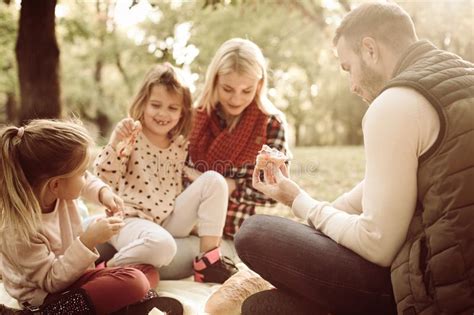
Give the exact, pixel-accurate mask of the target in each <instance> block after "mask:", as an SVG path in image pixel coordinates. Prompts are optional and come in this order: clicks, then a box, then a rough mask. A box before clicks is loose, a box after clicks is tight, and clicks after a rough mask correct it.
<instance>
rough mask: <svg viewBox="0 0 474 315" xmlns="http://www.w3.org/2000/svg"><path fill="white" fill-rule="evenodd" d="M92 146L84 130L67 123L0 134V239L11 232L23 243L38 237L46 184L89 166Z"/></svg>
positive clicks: (37, 125) (5, 130)
mask: <svg viewBox="0 0 474 315" xmlns="http://www.w3.org/2000/svg"><path fill="white" fill-rule="evenodd" d="M92 144H93V140H92V138H91V137H90V136H89V134H88V133H87V130H86V129H85V128H84V127H83V126H82V124H80V122H78V121H72V120H69V121H60V120H46V119H38V120H33V121H31V122H30V123H29V124H28V125H27V126H25V127H20V128H17V127H14V126H7V127H3V128H2V129H0V145H1V159H0V235H1V240H5V236H6V235H8V234H6V233H13V231H14V233H15V234H16V235H18V237H21V238H24V239H29V238H31V237H33V236H35V235H36V234H37V232H38V231H39V228H40V218H41V204H40V203H41V201H42V200H41V198H42V193H43V191H44V188H45V187H46V184H47V182H48V180H49V179H51V178H53V177H56V176H68V175H69V174H71V173H73V172H74V171H76V170H77V169H79V168H81V167H83V166H84V165H85V163H88V161H89V158H90V154H91V153H90V152H91V150H90V148H91V146H92ZM2 243H3V242H2ZM4 245H7V246H8V244H2V247H4ZM10 245H12V246H14V244H10Z"/></svg>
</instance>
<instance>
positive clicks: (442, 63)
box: [384, 41, 474, 315]
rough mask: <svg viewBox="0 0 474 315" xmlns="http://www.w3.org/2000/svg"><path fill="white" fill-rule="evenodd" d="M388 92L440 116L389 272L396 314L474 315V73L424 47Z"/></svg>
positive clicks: (415, 49) (410, 54)
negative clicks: (403, 93) (419, 100)
mask: <svg viewBox="0 0 474 315" xmlns="http://www.w3.org/2000/svg"><path fill="white" fill-rule="evenodd" d="M396 69H397V70H396V72H395V74H394V78H393V79H392V80H391V81H390V82H388V84H387V86H385V88H384V89H387V88H390V87H394V86H403V87H410V88H413V89H415V90H416V91H418V92H419V93H421V94H422V95H423V96H424V97H425V98H426V99H427V100H428V101H429V102H430V103H431V105H432V106H433V107H434V108H435V109H436V111H437V113H438V116H439V119H440V123H441V124H440V132H439V136H438V138H437V139H436V142H435V143H434V145H433V146H432V148H430V149H429V150H428V152H426V153H425V154H423V155H422V156H421V157H420V158H419V165H418V175H417V178H418V203H417V208H416V212H415V216H414V218H413V220H412V222H411V225H410V228H409V231H408V235H407V239H406V241H405V244H404V245H403V246H402V248H401V250H400V252H399V253H398V254H397V257H396V258H395V261H394V262H393V264H392V268H391V277H392V284H393V291H394V294H395V300H396V302H397V309H398V313H399V314H403V315H409V314H423V315H431V314H466V315H473V314H474V65H473V64H472V63H469V62H467V61H464V60H462V59H461V58H460V57H458V56H456V55H454V54H451V53H448V52H446V51H442V50H439V49H437V48H436V47H434V46H433V45H432V44H431V43H429V42H427V41H419V42H417V43H415V44H414V45H412V46H411V47H410V48H409V49H408V50H407V52H406V53H405V55H404V56H403V58H402V59H401V61H400V62H399V64H398V66H397V68H396Z"/></svg>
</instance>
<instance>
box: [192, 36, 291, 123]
mask: <svg viewBox="0 0 474 315" xmlns="http://www.w3.org/2000/svg"><path fill="white" fill-rule="evenodd" d="M232 72H237V73H239V74H245V75H248V76H251V77H254V78H258V79H259V80H260V82H259V88H258V89H257V91H256V94H255V102H256V103H257V106H258V108H260V110H261V111H262V112H264V113H265V114H267V115H275V116H277V117H278V118H280V120H282V121H284V115H283V113H281V111H280V110H278V109H277V108H276V107H275V105H273V103H272V102H271V101H270V100H269V99H268V96H267V80H268V79H267V69H266V62H265V58H264V57H263V54H262V51H261V50H260V48H259V47H258V46H257V45H256V44H255V43H254V42H252V41H250V40H247V39H242V38H232V39H229V40H228V41H226V42H224V43H223V44H222V45H221V47H219V49H218V50H217V52H216V54H215V55H214V57H213V58H212V61H211V63H210V64H209V67H208V68H207V72H206V79H205V82H204V87H203V90H202V93H201V95H200V97H199V99H198V100H197V102H196V104H197V107H198V109H201V110H206V111H207V113H208V114H210V113H211V112H212V110H213V109H214V108H215V107H216V105H217V103H218V96H217V91H216V85H217V80H218V76H220V75H226V74H229V73H232Z"/></svg>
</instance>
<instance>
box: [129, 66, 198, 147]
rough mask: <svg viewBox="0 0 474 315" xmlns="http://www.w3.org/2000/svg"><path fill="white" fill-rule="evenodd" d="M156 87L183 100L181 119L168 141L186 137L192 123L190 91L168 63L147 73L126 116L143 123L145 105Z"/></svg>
mask: <svg viewBox="0 0 474 315" xmlns="http://www.w3.org/2000/svg"><path fill="white" fill-rule="evenodd" d="M156 85H163V86H164V87H165V88H166V89H167V91H168V92H172V93H175V94H177V95H180V96H181V97H182V98H183V103H182V111H181V117H180V119H179V122H178V124H177V125H176V126H175V127H174V128H173V129H172V130H171V131H170V132H169V135H168V136H169V138H170V139H175V138H176V137H177V136H179V135H183V136H184V137H187V136H188V134H189V131H190V130H191V123H192V109H191V106H192V98H191V91H190V90H189V88H188V87H187V86H186V84H185V83H184V80H183V79H182V78H181V76H180V75H179V72H178V70H177V69H176V68H174V67H173V66H172V65H171V64H169V63H164V64H162V65H156V66H154V67H153V68H152V69H151V70H150V71H148V73H147V74H146V75H145V79H144V80H143V82H142V84H141V86H140V88H139V89H138V92H137V94H136V95H135V97H134V99H133V101H132V104H131V105H130V108H129V111H128V114H129V115H130V117H131V118H133V119H134V120H140V121H142V123H143V113H144V112H145V105H146V103H147V102H148V100H149V99H150V94H151V89H152V88H153V87H154V86H156Z"/></svg>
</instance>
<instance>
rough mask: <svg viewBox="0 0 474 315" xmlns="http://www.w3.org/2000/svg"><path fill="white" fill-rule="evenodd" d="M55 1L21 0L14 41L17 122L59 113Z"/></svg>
mask: <svg viewBox="0 0 474 315" xmlns="http://www.w3.org/2000/svg"><path fill="white" fill-rule="evenodd" d="M55 7H56V0H41V1H38V0H23V1H22V3H21V10H20V22H19V29H18V37H17V42H16V59H17V64H18V78H19V83H20V99H21V110H20V117H19V118H20V123H25V122H27V121H28V120H31V119H33V118H58V117H60V115H61V101H60V85H59V74H58V73H59V47H58V44H57V42H56V33H55Z"/></svg>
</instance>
